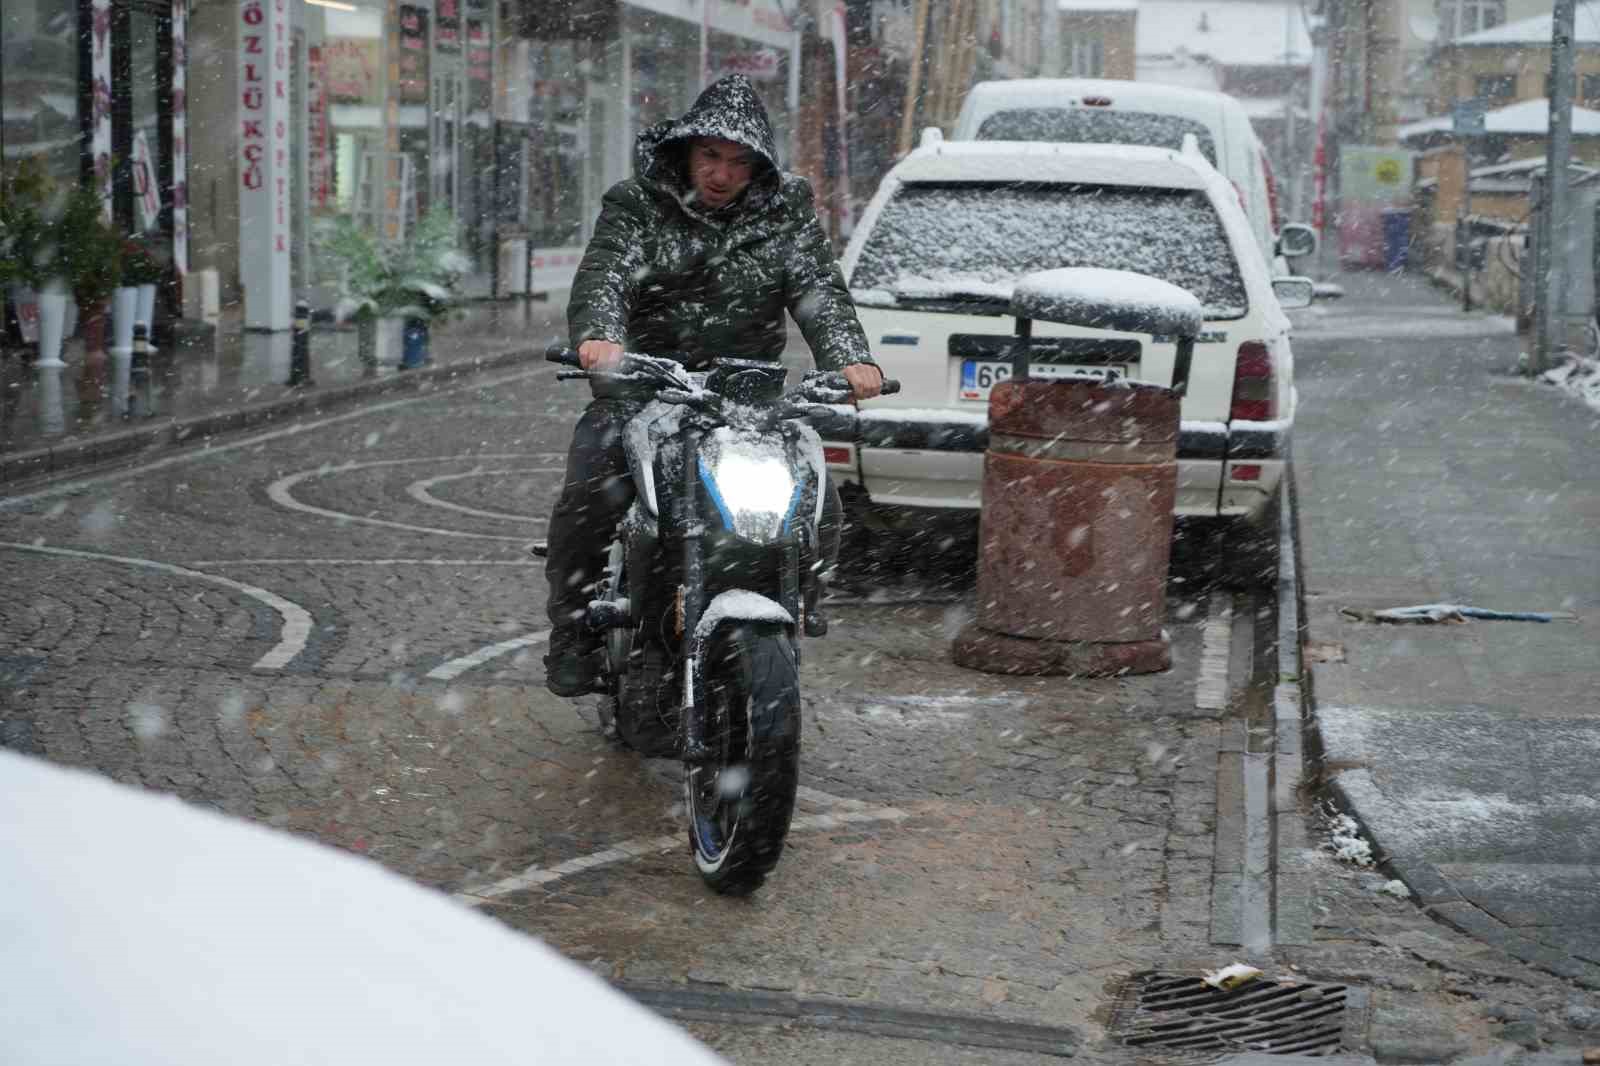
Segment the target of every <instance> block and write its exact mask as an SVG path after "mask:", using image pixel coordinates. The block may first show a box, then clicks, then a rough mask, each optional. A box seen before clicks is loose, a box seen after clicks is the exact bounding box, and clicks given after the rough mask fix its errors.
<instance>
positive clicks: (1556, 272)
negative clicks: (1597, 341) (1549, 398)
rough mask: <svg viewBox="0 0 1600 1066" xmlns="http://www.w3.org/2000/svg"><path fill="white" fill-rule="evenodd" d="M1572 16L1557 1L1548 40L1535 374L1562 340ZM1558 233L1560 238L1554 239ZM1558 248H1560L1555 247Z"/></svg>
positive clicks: (1567, 1) (1573, 10)
mask: <svg viewBox="0 0 1600 1066" xmlns="http://www.w3.org/2000/svg"><path fill="white" fill-rule="evenodd" d="M1576 14H1577V5H1576V3H1575V0H1556V8H1555V15H1554V17H1553V19H1552V23H1553V28H1552V31H1551V39H1550V86H1551V87H1550V143H1549V152H1548V153H1547V155H1546V156H1545V163H1546V166H1545V174H1546V182H1547V185H1548V188H1549V190H1550V193H1549V197H1548V203H1547V206H1546V208H1545V210H1546V211H1547V212H1548V219H1547V224H1546V225H1545V227H1544V230H1545V232H1546V233H1548V234H1549V240H1548V242H1547V244H1546V246H1545V247H1544V248H1543V249H1542V254H1541V255H1540V256H1539V288H1538V304H1537V306H1538V310H1539V314H1538V321H1537V323H1536V324H1535V329H1536V332H1535V334H1534V345H1533V354H1532V357H1531V358H1530V359H1529V360H1528V373H1529V375H1530V376H1537V375H1539V374H1542V373H1543V372H1544V369H1545V367H1547V366H1549V365H1550V355H1551V349H1552V348H1553V347H1554V346H1555V345H1556V344H1557V343H1564V342H1565V337H1566V312H1567V308H1566V302H1567V301H1566V288H1567V285H1566V282H1567V261H1566V256H1565V254H1564V253H1565V250H1566V245H1567V244H1568V243H1569V241H1570V236H1569V234H1568V233H1567V225H1566V223H1567V216H1568V215H1569V214H1570V213H1571V207H1572V192H1571V181H1572V175H1571V173H1570V171H1569V168H1568V164H1569V162H1570V161H1571V159H1572V88H1573V70H1572V32H1573V23H1574V21H1575V18H1576ZM1558 235H1559V236H1558ZM1557 245H1559V247H1557Z"/></svg>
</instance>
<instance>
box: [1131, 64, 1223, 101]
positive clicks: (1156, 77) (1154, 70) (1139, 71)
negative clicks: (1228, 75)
mask: <svg viewBox="0 0 1600 1066" xmlns="http://www.w3.org/2000/svg"><path fill="white" fill-rule="evenodd" d="M1133 76H1134V79H1135V80H1136V81H1141V82H1148V83H1151V84H1154V85H1171V86H1174V87H1176V88H1180V89H1200V90H1203V91H1205V92H1213V93H1214V92H1221V91H1222V82H1221V80H1220V79H1219V78H1218V71H1217V67H1216V66H1215V65H1214V64H1212V63H1209V62H1207V61H1205V60H1203V59H1197V58H1196V57H1194V56H1188V55H1182V56H1175V55H1154V56H1153V55H1140V56H1135V57H1134V75H1133Z"/></svg>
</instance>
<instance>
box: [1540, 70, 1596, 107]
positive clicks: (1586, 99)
mask: <svg viewBox="0 0 1600 1066" xmlns="http://www.w3.org/2000/svg"><path fill="white" fill-rule="evenodd" d="M1554 84H1555V82H1553V81H1551V80H1550V75H1548V74H1546V75H1545V76H1544V95H1545V96H1546V97H1547V98H1548V97H1554V96H1555V93H1554V92H1552V91H1551V86H1553V85H1554ZM1572 92H1573V95H1574V97H1575V98H1576V99H1577V101H1578V103H1580V104H1585V105H1587V104H1593V103H1595V102H1597V101H1600V74H1583V75H1575V76H1574V77H1573V79H1572Z"/></svg>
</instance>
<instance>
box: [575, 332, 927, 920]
mask: <svg viewBox="0 0 1600 1066" xmlns="http://www.w3.org/2000/svg"><path fill="white" fill-rule="evenodd" d="M546 358H547V359H548V360H549V361H551V362H554V363H559V364H562V365H564V366H566V367H568V368H576V367H580V366H581V364H580V363H579V361H578V356H577V353H576V352H575V351H573V350H572V349H570V348H564V347H560V346H556V347H552V348H550V349H549V350H548V352H547V353H546ZM557 376H558V378H560V379H562V380H569V379H587V378H588V377H589V373H588V372H586V371H583V370H581V369H567V370H563V371H562V372H561V373H560V374H558V375H557ZM787 376H788V370H787V369H786V368H785V367H783V366H781V365H779V364H776V363H770V362H759V361H752V360H744V359H719V360H716V361H715V362H714V363H713V364H712V365H711V368H710V369H709V370H708V371H705V372H698V373H697V372H691V371H689V370H687V369H686V368H685V367H684V366H683V364H681V363H679V362H676V361H674V360H671V359H663V358H656V357H652V356H648V355H641V354H633V353H629V354H626V355H624V356H623V360H622V363H621V365H620V366H619V367H618V369H617V371H616V373H614V374H610V375H607V378H608V379H609V380H612V381H621V382H627V383H628V384H629V385H630V386H635V387H638V388H639V389H640V390H641V391H642V392H648V393H650V394H651V395H652V398H651V399H650V400H649V402H648V403H647V404H646V405H645V406H644V408H643V410H642V411H641V412H640V413H639V414H638V415H636V416H635V417H634V418H632V419H631V420H630V421H629V423H628V425H627V427H626V429H625V431H624V449H625V452H626V455H627V459H628V469H629V472H630V474H631V476H632V479H633V484H634V489H635V496H634V501H633V503H632V505H631V506H630V508H629V510H628V512H627V514H626V517H625V518H624V520H623V522H622V524H621V526H620V527H619V530H618V536H617V537H616V539H615V540H614V541H613V542H612V544H611V548H610V554H609V557H608V562H607V566H606V569H605V571H604V573H603V574H602V576H601V580H600V582H599V584H598V586H597V589H596V594H595V598H594V599H593V600H592V601H591V602H590V604H589V613H588V623H589V625H590V626H591V627H592V628H594V629H597V630H599V631H601V632H602V634H603V643H602V646H603V652H602V667H601V680H600V683H599V684H600V689H601V697H602V702H601V719H602V726H603V727H605V728H606V729H607V730H608V731H614V733H615V735H616V736H617V737H618V738H619V739H621V740H622V741H623V742H624V743H626V744H627V745H628V746H630V747H632V748H635V749H636V750H639V751H641V752H643V753H646V754H675V755H676V756H677V757H678V758H680V759H681V760H682V762H683V770H684V772H683V790H684V805H685V808H686V811H687V813H688V817H689V846H690V850H691V852H692V854H693V857H694V863H695V867H696V868H697V869H698V870H699V872H700V876H701V877H702V878H703V879H704V880H705V882H706V884H707V885H709V886H710V887H711V888H713V889H714V890H716V891H717V892H720V893H727V894H733V895H744V894H747V893H750V892H753V891H755V890H756V889H757V888H759V887H760V886H761V884H762V882H763V881H764V880H765V879H766V877H767V875H768V874H769V873H770V872H771V871H772V869H773V867H775V866H776V865H777V862H778V859H779V856H780V855H781V854H782V851H783V844H784V838H785V836H786V835H787V834H788V831H789V822H790V819H791V817H792V816H793V813H794V803H795V794H796V789H797V788H798V786H799V774H800V675H799V669H800V639H799V638H800V636H801V635H802V634H804V635H805V636H808V637H818V636H822V635H823V634H824V633H825V632H826V631H827V624H826V621H825V619H824V617H823V615H822V613H821V611H820V610H819V609H818V600H819V599H820V597H821V594H822V591H823V590H822V582H823V577H822V574H821V570H822V568H823V567H824V566H826V564H827V560H826V558H825V554H824V552H823V549H822V545H821V541H820V538H819V525H820V522H821V518H822V512H823V505H824V502H825V493H826V491H827V489H826V486H827V467H826V465H825V463H824V460H823V454H822V442H821V438H820V437H819V436H818V435H817V432H816V431H815V430H814V429H813V428H812V427H811V426H810V425H808V424H807V423H806V420H807V419H809V418H813V417H823V418H827V419H830V420H832V421H833V422H835V423H837V421H838V420H839V419H841V418H848V417H850V416H849V415H848V414H842V413H841V412H847V411H850V409H849V408H843V407H840V406H838V405H842V404H844V403H846V402H847V401H848V400H849V399H850V396H851V390H850V385H849V382H848V381H846V380H845V378H844V375H843V374H840V373H830V372H814V373H810V374H807V375H806V376H805V377H804V378H803V379H802V381H801V383H800V384H799V386H798V387H796V388H794V389H792V390H789V391H787V392H786V391H784V385H785V383H786V380H787ZM898 388H899V384H898V383H897V382H892V381H885V382H884V387H883V392H884V393H885V394H889V393H893V392H895V391H898Z"/></svg>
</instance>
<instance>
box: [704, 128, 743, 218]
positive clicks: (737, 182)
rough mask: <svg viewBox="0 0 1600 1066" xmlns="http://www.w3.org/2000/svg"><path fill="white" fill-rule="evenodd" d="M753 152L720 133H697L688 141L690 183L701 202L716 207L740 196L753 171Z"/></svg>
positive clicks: (731, 201)
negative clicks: (708, 135) (699, 134)
mask: <svg viewBox="0 0 1600 1066" xmlns="http://www.w3.org/2000/svg"><path fill="white" fill-rule="evenodd" d="M755 168H756V154H755V153H754V152H752V151H751V150H750V149H748V148H746V147H745V146H744V145H742V144H737V143H735V142H733V141H725V140H723V139H722V138H720V137H696V138H695V139H694V141H693V142H692V143H690V145H689V184H690V185H692V186H693V187H694V192H695V196H696V198H698V199H699V201H700V203H702V204H704V205H705V206H706V207H708V208H710V209H711V210H713V211H715V210H716V209H717V208H719V207H727V206H728V205H729V204H731V203H733V201H735V200H737V199H738V198H739V194H740V193H742V192H744V189H745V186H746V185H749V184H750V175H751V174H753V173H754V172H755Z"/></svg>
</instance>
